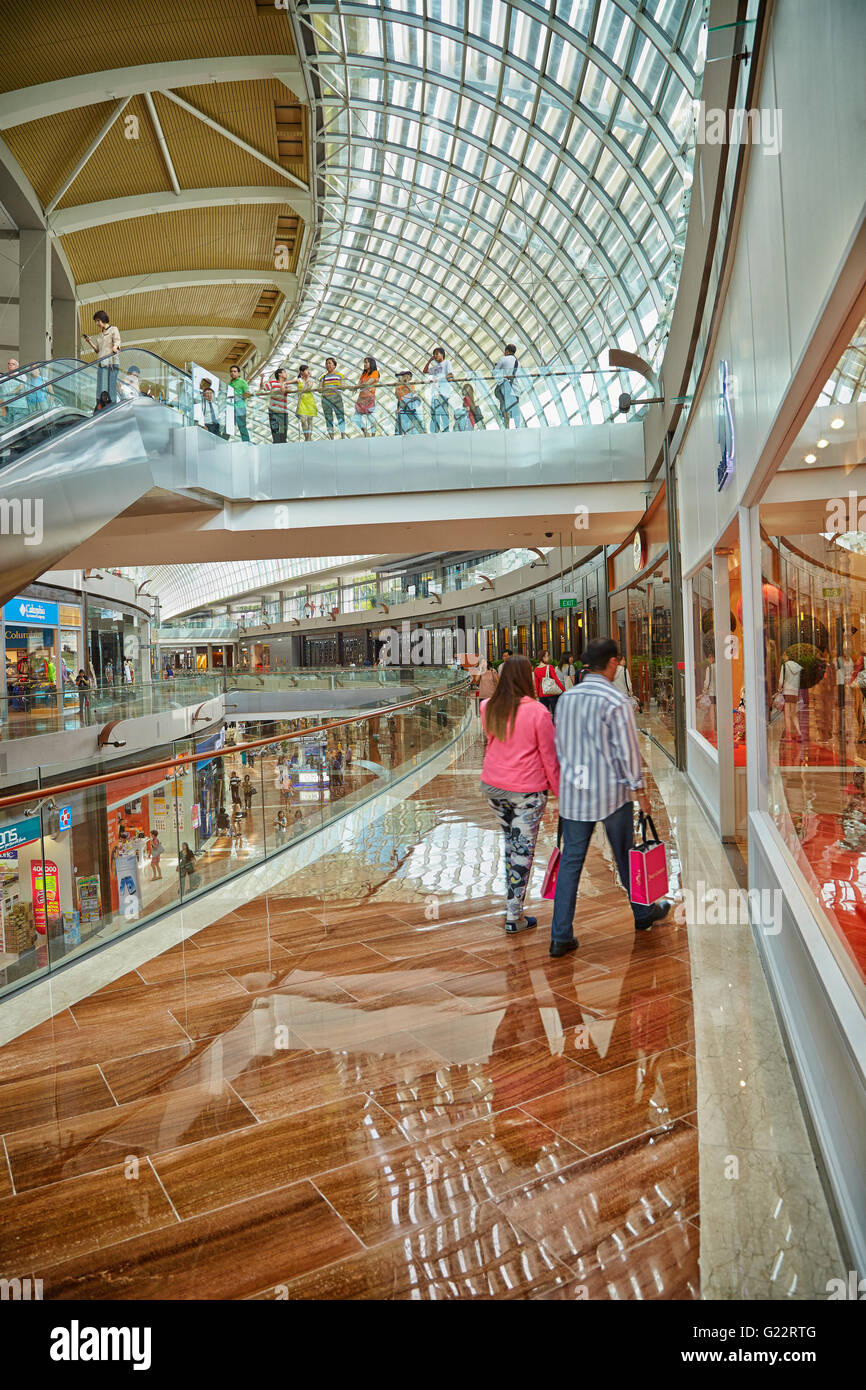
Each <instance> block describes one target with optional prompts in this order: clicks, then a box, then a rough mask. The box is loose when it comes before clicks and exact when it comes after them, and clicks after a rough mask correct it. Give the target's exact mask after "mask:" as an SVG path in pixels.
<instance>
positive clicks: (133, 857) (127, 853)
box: [114, 846, 141, 922]
mask: <svg viewBox="0 0 866 1390" xmlns="http://www.w3.org/2000/svg"><path fill="white" fill-rule="evenodd" d="M114 875H115V878H116V879H117V900H118V906H119V907H120V911H121V912H122V913H123V915H124V917H125V918H126V919H127V921H130V922H131V921H135V920H136V918H138V917H140V916H141V890H140V886H139V880H138V855H137V854H136V852H135V849H134V848H132V846H130V847H129V848H128V849H127V848H124V849H122V850H120V851H119V852H118V853H117V854H116V855H115V857H114Z"/></svg>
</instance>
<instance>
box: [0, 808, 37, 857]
mask: <svg viewBox="0 0 866 1390" xmlns="http://www.w3.org/2000/svg"><path fill="white" fill-rule="evenodd" d="M40 834H41V826H40V821H39V817H38V816H28V817H27V819H26V820H19V821H14V822H13V823H12V825H3V826H0V850H6V849H17V848H18V846H19V845H27V844H29V843H30V842H31V841H32V840H38V839H39V836H40Z"/></svg>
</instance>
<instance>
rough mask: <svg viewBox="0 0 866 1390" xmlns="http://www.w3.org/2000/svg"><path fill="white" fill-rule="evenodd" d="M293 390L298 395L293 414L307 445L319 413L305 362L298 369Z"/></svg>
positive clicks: (311, 379) (308, 369)
mask: <svg viewBox="0 0 866 1390" xmlns="http://www.w3.org/2000/svg"><path fill="white" fill-rule="evenodd" d="M295 389H296V391H297V393H298V404H297V406H296V407H295V414H296V415H297V417H298V420H299V422H300V426H301V432H302V434H303V436H304V439H306V440H307V442H308V443H309V441H310V440H311V439H312V437H313V421H314V420H315V418H316V416H317V415H318V413H319V412H318V410H317V408H316V398H315V396H314V395H313V378H312V376H311V375H310V368H309V367H308V365H307V363H306V362H302V363H301V365H300V367H299V368H298V379H297V381H296V382H295Z"/></svg>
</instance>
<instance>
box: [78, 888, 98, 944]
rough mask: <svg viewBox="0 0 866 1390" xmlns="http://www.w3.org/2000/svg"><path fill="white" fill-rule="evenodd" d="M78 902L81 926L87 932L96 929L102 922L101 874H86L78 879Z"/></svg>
mask: <svg viewBox="0 0 866 1390" xmlns="http://www.w3.org/2000/svg"><path fill="white" fill-rule="evenodd" d="M78 902H79V915H80V920H81V926H82V927H84V928H85V930H86V931H87V932H91V931H95V930H96V928H97V927H98V926H100V925H101V923H102V903H101V902H100V898H99V874H84V875H82V877H81V878H80V879H79V880H78Z"/></svg>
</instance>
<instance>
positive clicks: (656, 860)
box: [628, 811, 668, 907]
mask: <svg viewBox="0 0 866 1390" xmlns="http://www.w3.org/2000/svg"><path fill="white" fill-rule="evenodd" d="M647 825H649V828H650V831H651V832H652V839H651V840H648V839H647V835H646V832H647ZM638 827H639V829H640V831H641V842H640V844H637V845H633V846H632V848H631V849H630V850H629V852H628V876H629V894H628V895H629V897H630V898H631V900H632V902H633V903H640V904H641V906H642V907H650V906H651V904H652V903H654V902H657V901H658V899H659V898H663V897H664V896H665V894H666V893H667V891H668V865H667V858H666V856H665V847H664V845H663V844H662V842H661V840H660V839H659V837H658V835H657V834H656V828H655V826H654V825H653V820H652V816H645V815H644V813H643V811H641V814H640V820H639V822H638Z"/></svg>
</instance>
